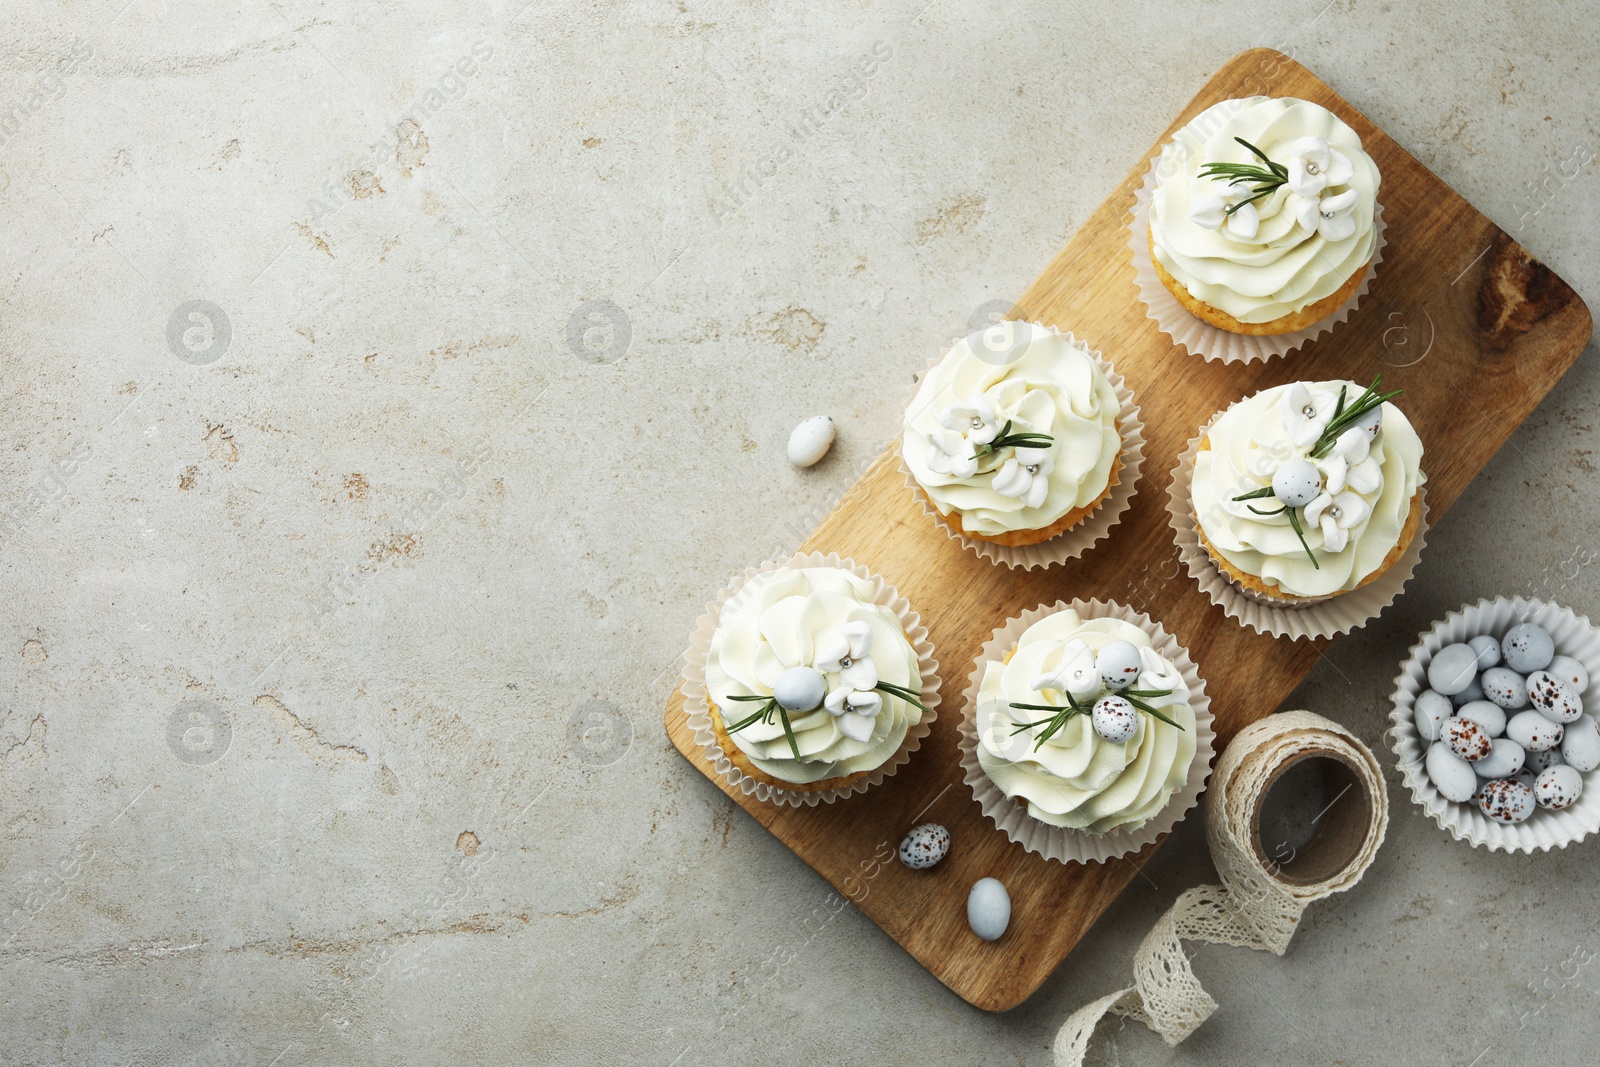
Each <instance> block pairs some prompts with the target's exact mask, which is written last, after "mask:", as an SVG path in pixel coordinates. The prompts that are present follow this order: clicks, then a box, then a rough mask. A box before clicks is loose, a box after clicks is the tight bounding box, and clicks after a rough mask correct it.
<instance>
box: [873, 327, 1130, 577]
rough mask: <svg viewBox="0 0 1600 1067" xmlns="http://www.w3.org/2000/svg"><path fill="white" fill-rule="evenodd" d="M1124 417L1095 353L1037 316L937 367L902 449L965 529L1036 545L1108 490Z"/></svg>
mask: <svg viewBox="0 0 1600 1067" xmlns="http://www.w3.org/2000/svg"><path fill="white" fill-rule="evenodd" d="M1122 413H1123V412H1122V404H1121V401H1119V400H1118V398H1117V391H1116V389H1115V387H1113V385H1112V384H1111V381H1110V379H1109V378H1107V376H1106V372H1105V370H1104V369H1103V368H1102V367H1101V365H1100V364H1099V362H1098V361H1096V359H1095V358H1094V356H1093V355H1091V354H1090V352H1089V350H1088V349H1087V348H1085V347H1084V346H1083V345H1081V344H1079V343H1077V342H1075V341H1073V340H1072V339H1070V338H1069V337H1067V336H1065V335H1063V334H1060V333H1058V332H1056V331H1055V330H1052V329H1050V328H1048V327H1045V326H1040V325H1038V324H1036V323H1031V322H1001V323H998V324H996V325H994V326H991V327H988V328H987V329H984V330H980V331H978V332H976V333H974V334H972V335H971V336H969V337H967V338H966V339H964V340H962V341H959V342H957V344H956V345H955V347H954V348H952V349H951V350H950V351H949V352H948V353H946V355H945V356H944V358H943V359H941V360H940V361H939V362H938V363H937V364H935V365H934V367H933V368H932V369H931V370H929V372H928V374H927V376H926V377H925V378H923V380H922V384H921V386H920V387H919V388H918V389H917V393H916V396H915V397H914V398H913V399H912V402H911V406H910V407H909V408H908V409H907V410H906V416H905V424H904V432H903V436H902V440H901V454H902V456H903V458H904V459H905V463H906V466H907V468H908V469H909V470H910V473H911V476H912V478H913V479H915V481H916V484H917V486H918V487H919V488H920V489H921V490H922V493H923V494H924V495H925V496H926V498H927V499H928V501H929V502H931V503H932V505H933V506H934V508H936V509H937V510H938V513H939V515H940V517H941V518H942V519H943V520H944V521H945V522H946V523H948V524H949V525H950V527H951V528H952V529H953V530H955V531H956V532H957V533H959V534H961V535H962V536H964V537H968V538H973V539H975V540H980V541H989V542H993V543H995V544H1000V545H1011V546H1018V545H1034V544H1038V543H1040V542H1042V541H1047V540H1049V539H1050V538H1052V537H1056V536H1058V535H1059V534H1062V533H1065V532H1066V531H1068V530H1070V529H1072V528H1073V527H1074V526H1076V525H1078V524H1079V523H1081V522H1082V521H1083V520H1084V519H1085V518H1087V517H1088V516H1089V515H1090V514H1091V513H1092V512H1093V511H1094V510H1095V509H1096V508H1097V507H1099V506H1100V504H1101V503H1102V502H1103V501H1104V500H1105V499H1106V498H1107V497H1109V496H1110V495H1111V490H1112V487H1113V486H1115V485H1116V484H1117V478H1118V475H1119V474H1120V473H1121V470H1122V438H1121V436H1120V435H1119V431H1118V428H1117V418H1118V416H1119V415H1121V414H1122Z"/></svg>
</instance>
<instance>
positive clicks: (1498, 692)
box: [1481, 667, 1528, 711]
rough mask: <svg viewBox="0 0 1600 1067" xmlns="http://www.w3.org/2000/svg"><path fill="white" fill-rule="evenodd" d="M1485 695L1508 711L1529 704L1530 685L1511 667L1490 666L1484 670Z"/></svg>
mask: <svg viewBox="0 0 1600 1067" xmlns="http://www.w3.org/2000/svg"><path fill="white" fill-rule="evenodd" d="M1481 681H1482V682H1483V695H1484V696H1486V697H1488V698H1489V699H1490V700H1492V701H1494V702H1495V703H1496V704H1499V705H1500V706H1501V707H1502V708H1505V709H1506V710H1507V711H1516V710H1517V709H1518V708H1525V707H1527V706H1528V686H1527V683H1526V682H1524V681H1523V680H1522V675H1520V674H1518V673H1517V672H1516V671H1514V670H1512V669H1511V668H1509V667H1490V668H1489V669H1488V670H1486V671H1484V672H1483V678H1482V679H1481Z"/></svg>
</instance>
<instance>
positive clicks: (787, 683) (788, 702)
mask: <svg viewBox="0 0 1600 1067" xmlns="http://www.w3.org/2000/svg"><path fill="white" fill-rule="evenodd" d="M827 695H828V683H827V680H826V679H825V678H823V677H822V672H821V671H819V670H817V669H816V668H815V667H790V668H789V669H788V670H786V671H784V672H783V673H782V674H780V675H778V677H777V680H776V681H774V682H773V683H772V697H773V699H774V700H776V701H777V702H778V703H779V704H781V705H782V706H783V708H784V710H785V711H810V710H811V709H813V708H815V707H819V706H820V705H821V704H822V698H823V697H825V696H827Z"/></svg>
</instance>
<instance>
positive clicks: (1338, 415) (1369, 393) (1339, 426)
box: [1310, 374, 1405, 459]
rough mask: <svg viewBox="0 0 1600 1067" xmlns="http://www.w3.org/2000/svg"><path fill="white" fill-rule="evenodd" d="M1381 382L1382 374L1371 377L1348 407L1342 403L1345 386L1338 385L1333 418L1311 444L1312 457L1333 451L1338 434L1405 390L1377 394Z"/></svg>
mask: <svg viewBox="0 0 1600 1067" xmlns="http://www.w3.org/2000/svg"><path fill="white" fill-rule="evenodd" d="M1382 384H1383V375H1381V374H1380V375H1378V376H1377V377H1376V378H1374V379H1372V384H1371V385H1369V386H1367V389H1366V392H1364V393H1362V394H1361V395H1360V396H1358V397H1356V401H1355V403H1353V404H1351V405H1350V406H1349V407H1345V403H1344V400H1345V390H1346V388H1347V387H1346V386H1343V385H1341V386H1340V387H1339V400H1338V402H1337V403H1336V404H1334V406H1333V418H1331V419H1329V420H1328V425H1327V426H1325V427H1323V430H1322V434H1321V435H1320V436H1319V437H1318V438H1317V440H1316V443H1315V444H1313V445H1312V446H1311V453H1310V455H1311V458H1312V459H1321V458H1322V457H1323V456H1326V455H1327V454H1328V453H1329V452H1331V451H1333V446H1334V444H1335V443H1336V442H1337V441H1338V440H1339V436H1340V435H1341V434H1343V433H1344V432H1345V431H1346V430H1348V429H1349V428H1350V427H1352V426H1354V425H1355V424H1356V423H1357V422H1359V421H1360V420H1361V418H1362V417H1363V416H1365V415H1366V414H1367V413H1368V412H1369V411H1371V410H1372V409H1373V408H1375V407H1377V406H1378V405H1380V404H1382V403H1384V402H1385V401H1387V400H1393V399H1394V398H1395V397H1397V396H1399V395H1400V394H1401V393H1403V392H1405V390H1404V389H1396V390H1394V391H1393V392H1389V393H1384V394H1382V395H1379V393H1378V386H1380V385H1382Z"/></svg>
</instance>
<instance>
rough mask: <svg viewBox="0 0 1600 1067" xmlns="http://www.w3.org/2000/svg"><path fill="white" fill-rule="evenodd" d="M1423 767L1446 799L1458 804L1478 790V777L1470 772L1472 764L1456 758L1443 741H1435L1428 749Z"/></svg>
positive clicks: (1468, 798) (1469, 798)
mask: <svg viewBox="0 0 1600 1067" xmlns="http://www.w3.org/2000/svg"><path fill="white" fill-rule="evenodd" d="M1423 767H1424V769H1425V770H1427V772H1428V780H1429V781H1430V782H1432V783H1433V787H1434V788H1435V789H1437V790H1438V791H1439V794H1440V796H1442V797H1444V798H1445V799H1446V800H1454V801H1455V802H1457V803H1458V804H1459V803H1460V802H1462V801H1464V800H1471V799H1472V795H1473V794H1474V793H1476V792H1477V791H1478V782H1479V778H1478V776H1477V775H1476V774H1473V773H1472V764H1470V763H1464V762H1462V761H1461V760H1459V759H1457V758H1456V757H1455V756H1454V755H1452V754H1451V752H1450V749H1449V747H1448V746H1447V745H1445V743H1444V742H1443V741H1438V742H1435V743H1434V744H1433V745H1432V746H1431V747H1430V748H1429V749H1428V755H1427V757H1426V758H1425V759H1424V760H1423Z"/></svg>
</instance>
